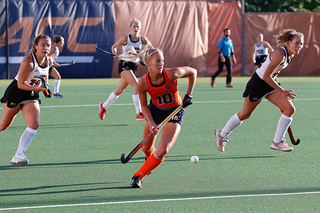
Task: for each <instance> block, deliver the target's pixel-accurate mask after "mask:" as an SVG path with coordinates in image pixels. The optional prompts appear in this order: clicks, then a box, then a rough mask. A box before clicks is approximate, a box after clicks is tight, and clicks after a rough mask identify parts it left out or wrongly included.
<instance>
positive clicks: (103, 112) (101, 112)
mask: <svg viewBox="0 0 320 213" xmlns="http://www.w3.org/2000/svg"><path fill="white" fill-rule="evenodd" d="M102 105H103V103H102V102H101V103H100V104H99V109H100V111H99V117H100V119H101V120H103V119H104V118H105V117H106V112H107V109H105V108H103V106H102Z"/></svg>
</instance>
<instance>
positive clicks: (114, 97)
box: [102, 92, 119, 109]
mask: <svg viewBox="0 0 320 213" xmlns="http://www.w3.org/2000/svg"><path fill="white" fill-rule="evenodd" d="M118 98H119V95H118V96H117V95H115V94H114V92H112V93H111V94H110V95H109V97H108V99H107V100H106V101H105V102H104V103H103V105H102V106H103V108H105V109H106V108H108V107H109V106H110V105H111V104H112V103H113V102H115V100H117V99H118Z"/></svg>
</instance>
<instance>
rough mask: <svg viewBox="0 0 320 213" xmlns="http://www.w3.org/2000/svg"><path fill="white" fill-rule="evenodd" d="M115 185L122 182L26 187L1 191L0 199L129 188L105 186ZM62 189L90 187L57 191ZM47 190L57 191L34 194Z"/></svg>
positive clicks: (126, 187)
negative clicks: (3, 197)
mask: <svg viewBox="0 0 320 213" xmlns="http://www.w3.org/2000/svg"><path fill="white" fill-rule="evenodd" d="M115 184H124V183H123V182H106V183H79V184H65V185H52V186H39V187H28V188H27V187H26V188H17V189H3V190H0V197H1V196H21V195H41V194H58V193H59V194H60V193H74V192H85V191H98V190H106V189H128V188H129V186H112V187H106V186H105V185H115ZM94 186H97V187H96V188H93V187H94ZM99 186H100V187H99ZM63 187H77V188H79V187H90V188H87V189H69V190H58V189H60V188H63ZM49 189H57V191H50V192H49V191H43V192H36V191H37V190H49ZM33 191H34V192H33ZM19 192H20V193H19ZM23 192H24V193H23ZM5 193H14V194H9V195H8V194H5Z"/></svg>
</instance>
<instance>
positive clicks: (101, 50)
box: [94, 46, 116, 56]
mask: <svg viewBox="0 0 320 213" xmlns="http://www.w3.org/2000/svg"><path fill="white" fill-rule="evenodd" d="M94 48H96V49H97V50H99V51H100V52H103V53H105V54H108V55H112V56H116V55H115V54H113V53H111V52H108V51H106V50H103V49H101V48H99V47H97V46H94Z"/></svg>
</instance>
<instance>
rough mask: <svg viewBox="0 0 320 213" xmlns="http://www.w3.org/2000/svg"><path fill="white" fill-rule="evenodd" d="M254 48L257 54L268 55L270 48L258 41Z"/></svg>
mask: <svg viewBox="0 0 320 213" xmlns="http://www.w3.org/2000/svg"><path fill="white" fill-rule="evenodd" d="M254 50H255V51H256V56H260V55H268V48H266V47H265V46H263V42H261V44H260V46H258V44H257V43H256V44H255V45H254Z"/></svg>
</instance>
